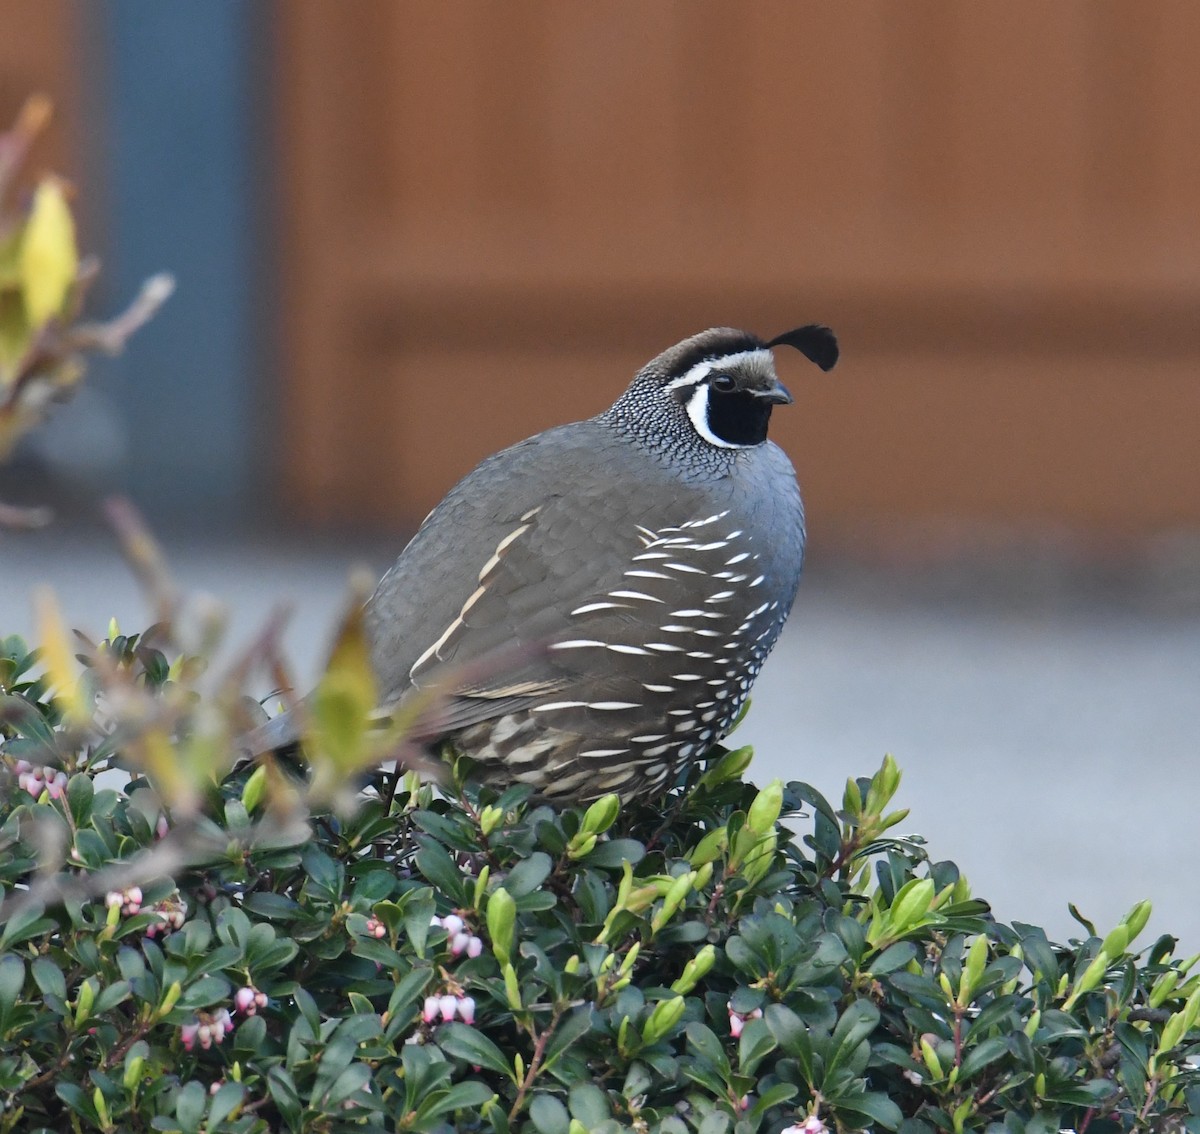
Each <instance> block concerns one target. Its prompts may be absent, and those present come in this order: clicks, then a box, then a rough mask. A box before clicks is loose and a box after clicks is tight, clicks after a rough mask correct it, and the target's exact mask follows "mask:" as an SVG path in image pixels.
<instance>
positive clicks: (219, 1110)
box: [208, 1079, 246, 1130]
mask: <svg viewBox="0 0 1200 1134" xmlns="http://www.w3.org/2000/svg"><path fill="white" fill-rule="evenodd" d="M245 1097H246V1088H245V1087H244V1086H242V1084H241V1083H235V1082H234V1081H233V1080H230V1079H227V1080H226V1081H225V1082H224V1083H222V1084H221V1085H220V1087H218V1088H217V1093H216V1094H215V1095H213V1096H212V1101H211V1102H210V1103H209V1104H208V1128H209V1129H210V1130H215V1129H217V1128H218V1127H219V1126H220V1125H221V1123H222V1122H224V1121H225V1119H227V1118H228V1117H229V1116H230V1115H231V1114H232V1113H233V1112H234V1110H235V1109H236V1108H237V1107H239V1106H240V1105H241V1104H242V1100H243V1099H245Z"/></svg>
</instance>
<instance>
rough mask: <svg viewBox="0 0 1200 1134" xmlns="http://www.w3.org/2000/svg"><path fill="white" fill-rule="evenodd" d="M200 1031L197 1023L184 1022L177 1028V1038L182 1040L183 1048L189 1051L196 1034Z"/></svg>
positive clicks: (193, 1045)
mask: <svg viewBox="0 0 1200 1134" xmlns="http://www.w3.org/2000/svg"><path fill="white" fill-rule="evenodd" d="M199 1031H200V1025H199V1024H198V1023H192V1024H184V1025H183V1027H181V1028H180V1029H179V1038H180V1039H181V1040H182V1041H183V1046H184V1050H186V1051H191V1050H192V1048H193V1047H195V1045H196V1035H197V1033H198V1032H199Z"/></svg>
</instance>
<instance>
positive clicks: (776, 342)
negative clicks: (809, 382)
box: [767, 323, 838, 370]
mask: <svg viewBox="0 0 1200 1134" xmlns="http://www.w3.org/2000/svg"><path fill="white" fill-rule="evenodd" d="M767 346H769V347H777V346H790V347H795V348H796V349H797V350H798V351H799V352H800V353H801V354H802V355H804V357H805V358H807V359H808V360H809V361H810V362H815V363H816V364H817V365H818V366H819V367H820V368H821V369H822V370H832V369H833V366H834V363H835V362H837V360H838V343H837V338H836V337H835V336H834V333H833V332H832V331H831V330H830V329H829V328H828V327H823V326H821V324H820V323H809V325H808V326H807V327H797V328H796V329H795V330H794V331H784V332H783V334H782V335H776V336H775V338H773V339H772V340H771V341H770V342H769V343H767Z"/></svg>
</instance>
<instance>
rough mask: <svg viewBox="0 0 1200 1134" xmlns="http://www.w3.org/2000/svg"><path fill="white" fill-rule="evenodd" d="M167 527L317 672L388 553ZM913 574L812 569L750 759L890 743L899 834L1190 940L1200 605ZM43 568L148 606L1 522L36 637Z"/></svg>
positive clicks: (974, 879)
mask: <svg viewBox="0 0 1200 1134" xmlns="http://www.w3.org/2000/svg"><path fill="white" fill-rule="evenodd" d="M165 542H166V543H167V546H168V550H169V552H170V558H171V560H172V563H173V565H174V567H175V571H176V576H177V578H178V580H179V582H180V583H181V584H183V585H184V586H185V587H187V588H189V589H200V590H203V591H206V592H209V593H210V594H212V595H215V596H219V597H220V598H221V599H222V600H223V601H224V602H225V603H226V604H227V605H228V607H229V610H230V614H231V622H232V625H233V626H235V627H236V628H237V630H236V633H235V634H234V635H233V636H232V643H231V649H232V646H233V645H236V644H237V643H239V642H245V641H247V640H248V639H249V638H250V637H251V636H252V635H253V632H254V629H255V628H256V626H257V625H259V623H260V622H261V620H262V619H263V618H264V617H265V616H266V613H267V612H268V611H269V610H270V609H271V608H272V607H273V606H274V605H276V604H278V603H280V602H289V603H290V604H292V606H293V608H294V613H293V618H292V621H291V624H290V627H289V630H288V632H287V635H286V637H285V643H286V645H287V647H288V649H289V651H290V652H291V655H292V657H293V658H294V661H295V665H296V671H297V673H298V676H299V678H300V679H301V681H302V682H304V683H306V684H307V683H308V682H310V681H311V680H312V678H313V676H314V675H315V674H316V672H317V670H318V667H319V665H320V660H321V657H322V653H323V651H324V649H325V645H326V642H327V638H328V633H329V629H330V627H331V625H332V622H333V620H334V618H335V615H336V612H337V611H338V609H339V607H340V605H341V602H342V600H343V596H344V593H345V591H344V587H345V581H346V578H347V575H348V571H349V568H350V567H351V566H352V565H353V564H355V563H356V562H357V563H364V562H365V563H367V564H368V565H369V566H372V567H373V568H376V569H378V568H379V567H381V566H383V565H384V564H385V563H386V561H387V558H388V557H389V556H390V554H392V553H393V552H394V551H395V550H398V544H393V545H390V546H388V547H387V548H381V547H380V546H379V545H377V544H376V545H370V544H366V543H359V544H356V543H355V542H354V541H344V542H342V543H340V544H337V545H330V544H323V545H315V544H305V543H303V542H299V541H290V542H289V541H276V542H274V543H271V544H268V543H263V542H261V541H256V542H253V543H249V544H247V543H238V542H236V541H230V540H228V539H224V540H222V541H220V542H212V543H210V542H207V541H204V540H200V539H198V538H197V537H195V536H190V537H188V538H186V539H181V540H166V541H165ZM911 583H912V578H911V576H909V577H908V578H900V579H897V577H895V576H892V575H889V574H886V573H878V572H873V573H865V574H864V573H863V572H861V571H846V572H842V571H841V570H840V569H839V568H838V567H837V566H836V565H834V564H829V565H826V566H824V567H821V566H818V567H816V568H814V570H813V571H812V572H811V576H810V578H809V579H807V580H806V581H805V583H804V584H803V585H802V587H801V594H800V599H799V601H798V603H797V606H796V610H795V613H794V614H793V617H792V620H791V622H790V623H789V625H788V629H787V631H786V632H785V634H784V637H783V639H782V641H781V642H780V645H779V646H778V648H777V650H776V653H775V655H774V656H773V657H772V659H771V661H770V662H769V663H768V665H767V667H766V668H765V669H764V671H763V674H762V676H761V678H760V680H759V682H758V685H757V687H756V691H755V697H754V705H753V709H752V711H751V713H750V715H749V717H748V719H747V721H746V723H745V724H744V725H743V726H742V729H741V731H740V733H739V735H738V737H737V739H738V740H744V741H745V742H748V743H753V744H754V745H755V747H756V751H757V755H756V757H755V762H754V765H753V767H752V771H751V774H752V775H753V776H754V777H755V778H757V779H759V780H764V779H766V778H768V777H770V776H775V775H779V776H783V777H784V778H799V779H806V780H808V781H810V782H811V783H813V784H814V785H815V786H817V787H818V788H819V789H820V790H821V791H823V792H825V793H826V794H828V795H829V797H830V799H831V800H832V801H833V802H834V803H835V804H836V803H837V802H838V801H839V800H840V797H841V787H842V784H843V783H844V781H845V778H846V776H848V775H861V774H866V773H868V772H870V771H872V770H873V769H874V768H876V767H877V766H878V764H879V761H880V760H881V759H882V757H883V755H884V753H885V752H891V753H892V754H893V755H895V757H896V759H897V761H898V762H899V764H900V766H901V768H902V769H903V770H904V780H903V783H902V785H901V789H900V793H899V800H898V803H899V805H901V806H905V807H908V808H910V809H911V814H910V816H909V818H908V819H907V820H906V822H905V823H904V824H903V825H902V827H901V830H904V831H908V832H920V833H922V834H923V835H924V836H926V838H927V840H928V843H929V848H930V850H931V852H932V853H933V855H934V857H936V858H950V859H953V860H954V861H956V862H957V863H958V864H959V866H960V867H961V868H962V870H963V871H964V873H965V874H966V875H967V877H968V878H969V879H970V881H971V883H972V885H973V887H974V890H975V893H976V895H977V896H978V897H982V898H986V899H988V900H989V901H991V902H992V903H993V907H994V908H995V911H996V913H997V915H998V916H1000V917H1001V918H1003V919H1006V920H1012V919H1016V920H1021V921H1029V922H1034V923H1037V924H1041V925H1045V926H1046V927H1047V929H1048V930H1049V931H1050V932H1051V933H1052V934H1053V935H1057V936H1062V937H1065V936H1068V935H1073V934H1074V932H1075V929H1076V926H1075V923H1074V922H1072V921H1071V920H1070V918H1069V915H1068V913H1067V903H1068V902H1069V901H1073V902H1074V903H1075V904H1076V905H1077V906H1078V907H1079V908H1080V909H1081V910H1082V911H1083V912H1084V913H1085V914H1086V915H1087V916H1088V917H1091V918H1092V919H1094V920H1095V921H1096V922H1097V924H1098V927H1099V928H1100V929H1101V931H1102V932H1103V931H1104V930H1105V929H1106V928H1108V927H1111V925H1113V924H1115V922H1116V920H1117V919H1118V918H1119V917H1120V915H1121V914H1122V913H1124V912H1125V911H1126V910H1127V909H1128V908H1129V907H1130V906H1131V905H1133V903H1134V902H1135V901H1137V900H1139V899H1141V898H1150V899H1152V900H1153V902H1154V906H1155V913H1154V916H1153V918H1152V920H1151V922H1150V926H1149V928H1148V930H1147V932H1146V935H1145V936H1144V938H1143V941H1144V942H1148V941H1149V940H1151V939H1152V935H1155V934H1157V933H1162V932H1171V933H1174V934H1176V935H1178V936H1180V937H1181V938H1182V947H1183V948H1185V950H1187V951H1195V950H1200V902H1198V901H1197V885H1196V882H1195V872H1196V866H1197V863H1198V862H1200V822H1198V821H1197V816H1198V815H1200V775H1198V774H1197V773H1198V767H1200V761H1198V757H1200V613H1197V611H1196V610H1195V609H1194V608H1192V607H1186V608H1181V607H1178V606H1175V607H1172V606H1170V604H1168V606H1167V607H1166V608H1165V609H1164V608H1161V607H1158V606H1156V605H1155V604H1154V603H1148V604H1147V603H1129V602H1124V601H1118V600H1115V599H1114V598H1113V596H1112V594H1110V593H1108V592H1107V591H1104V592H1103V593H1099V594H1097V593H1096V589H1095V588H1093V590H1092V592H1091V593H1090V594H1089V595H1088V596H1086V597H1085V598H1083V599H1081V598H1080V596H1079V593H1078V591H1077V590H1072V589H1071V588H1070V587H1067V588H1065V589H1064V588H1061V587H1056V588H1051V589H1050V591H1048V592H1047V591H1046V589H1045V588H1042V589H1041V591H1039V594H1040V595H1041V596H1042V598H1041V599H1040V600H1037V601H1031V600H1030V596H1029V595H1028V594H1025V593H1023V594H1021V595H1019V596H1018V597H1017V598H1015V599H1014V598H1013V596H1012V595H1011V594H1010V595H1008V596H1006V597H1003V598H1002V599H1001V600H1000V601H997V600H996V599H995V596H994V595H988V596H984V597H980V598H979V599H976V598H974V597H973V596H972V594H971V592H970V588H963V587H957V588H954V589H953V594H950V595H949V596H948V597H947V595H945V594H939V593H938V588H937V587H933V588H929V587H925V588H914V587H913V586H912V585H911ZM38 584H48V585H49V586H51V587H52V588H53V589H54V591H55V592H56V594H57V595H58V598H59V601H60V603H61V605H62V607H63V609H64V610H65V612H66V615H67V618H68V621H69V623H70V624H71V625H72V626H79V627H80V628H82V629H85V630H88V631H90V632H92V633H94V634H102V633H103V631H104V628H105V626H106V625H107V621H108V619H109V617H110V616H114V615H115V616H116V617H117V618H118V619H119V620H120V622H121V623H122V626H123V628H127V629H138V628H141V627H142V626H143V624H144V623H145V622H146V621H147V612H146V610H145V607H144V604H143V602H142V600H141V597H140V596H139V593H138V590H137V587H136V585H135V584H134V582H133V580H132V579H131V577H130V575H129V572H128V570H127V569H126V567H125V565H124V563H123V562H122V560H121V559H120V556H119V555H118V553H117V552H116V550H115V548H114V545H113V542H112V540H111V538H109V537H108V536H107V535H105V534H104V533H103V532H99V533H94V534H92V535H88V536H85V537H82V538H80V537H71V536H70V535H69V534H63V533H54V532H52V533H49V534H47V533H41V534H37V535H30V536H20V537H13V536H10V535H5V534H0V633H11V632H17V633H22V634H26V635H29V634H31V632H32V622H33V619H32V614H31V607H30V602H29V596H30V594H31V592H32V590H33V588H34V587H35V586H36V585H38ZM1101 590H1102V591H1103V589H1101ZM1047 595H1048V598H1047ZM1043 600H1044V601H1043Z"/></svg>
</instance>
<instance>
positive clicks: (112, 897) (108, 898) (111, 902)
mask: <svg viewBox="0 0 1200 1134" xmlns="http://www.w3.org/2000/svg"><path fill="white" fill-rule="evenodd" d="M124 901H125V899H124V898H122V897H121V895H120V894H119V893H117V891H116V890H109V892H108V893H107V894H105V895H104V904H105V905H106V906H108V908H109V909H112V908H113V906H119V905H121V904H122V903H123V902H124Z"/></svg>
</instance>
